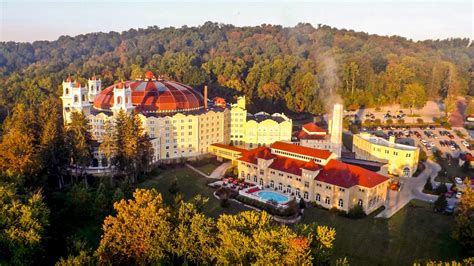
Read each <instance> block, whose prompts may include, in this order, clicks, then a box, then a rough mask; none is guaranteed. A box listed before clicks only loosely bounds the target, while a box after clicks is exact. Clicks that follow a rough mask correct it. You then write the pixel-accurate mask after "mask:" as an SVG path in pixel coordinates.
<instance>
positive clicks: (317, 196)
mask: <svg viewBox="0 0 474 266" xmlns="http://www.w3.org/2000/svg"><path fill="white" fill-rule="evenodd" d="M316 201H321V195H320V194H319V193H318V194H316Z"/></svg>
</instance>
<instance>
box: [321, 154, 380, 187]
mask: <svg viewBox="0 0 474 266" xmlns="http://www.w3.org/2000/svg"><path fill="white" fill-rule="evenodd" d="M388 179H389V178H388V177H385V176H383V175H380V174H377V173H375V172H372V171H369V170H367V169H364V168H362V167H358V166H355V165H351V164H346V163H343V162H340V161H337V160H330V161H329V162H328V163H327V164H326V165H325V166H324V167H323V170H322V171H321V172H320V173H319V174H318V176H317V177H316V180H318V181H322V182H324V183H328V184H332V185H336V186H339V187H344V188H350V187H353V186H355V185H359V186H363V187H367V188H372V187H374V186H377V185H379V184H381V183H383V182H385V181H387V180H388Z"/></svg>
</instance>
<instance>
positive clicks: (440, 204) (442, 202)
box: [434, 193, 448, 211]
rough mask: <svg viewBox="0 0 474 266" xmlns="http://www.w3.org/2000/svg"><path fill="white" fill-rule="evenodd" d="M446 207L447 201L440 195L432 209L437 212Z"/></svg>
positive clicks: (444, 196)
mask: <svg viewBox="0 0 474 266" xmlns="http://www.w3.org/2000/svg"><path fill="white" fill-rule="evenodd" d="M447 206H448V201H447V200H446V195H444V193H443V194H441V195H439V197H438V198H437V199H436V201H435V202H434V209H435V210H437V211H442V210H444V209H446V207H447Z"/></svg>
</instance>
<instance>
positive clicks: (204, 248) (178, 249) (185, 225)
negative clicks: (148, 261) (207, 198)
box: [172, 202, 217, 264]
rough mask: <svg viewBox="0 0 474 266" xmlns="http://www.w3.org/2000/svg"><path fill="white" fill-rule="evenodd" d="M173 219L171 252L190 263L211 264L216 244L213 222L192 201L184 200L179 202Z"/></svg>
mask: <svg viewBox="0 0 474 266" xmlns="http://www.w3.org/2000/svg"><path fill="white" fill-rule="evenodd" d="M198 204H204V202H201V203H198ZM175 219H176V221H175V222H174V223H173V224H174V225H175V229H174V230H173V236H172V239H173V248H172V250H173V252H174V253H175V254H176V255H177V256H180V257H183V258H185V260H186V261H191V262H192V263H196V264H211V263H212V262H213V261H214V259H215V248H216V244H217V242H216V237H215V233H216V228H215V222H214V221H213V220H212V219H211V218H208V217H206V215H204V214H202V213H201V212H200V211H199V210H198V208H197V207H196V205H195V204H194V203H186V202H181V204H180V206H179V209H178V211H177V214H176V218H175Z"/></svg>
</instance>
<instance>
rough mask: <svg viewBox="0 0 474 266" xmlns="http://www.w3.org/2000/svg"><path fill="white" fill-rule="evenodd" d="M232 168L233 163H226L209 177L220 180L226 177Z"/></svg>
mask: <svg viewBox="0 0 474 266" xmlns="http://www.w3.org/2000/svg"><path fill="white" fill-rule="evenodd" d="M230 167H232V162H230V161H229V162H225V163H223V164H221V165H219V166H218V167H217V168H216V169H214V171H212V173H211V174H210V175H209V177H210V178H216V179H219V178H221V177H223V176H224V174H225V172H226V171H227V169H229V168H230Z"/></svg>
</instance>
